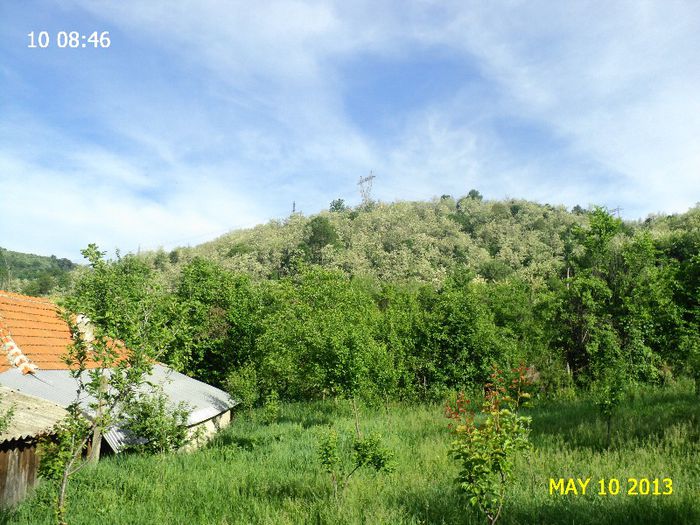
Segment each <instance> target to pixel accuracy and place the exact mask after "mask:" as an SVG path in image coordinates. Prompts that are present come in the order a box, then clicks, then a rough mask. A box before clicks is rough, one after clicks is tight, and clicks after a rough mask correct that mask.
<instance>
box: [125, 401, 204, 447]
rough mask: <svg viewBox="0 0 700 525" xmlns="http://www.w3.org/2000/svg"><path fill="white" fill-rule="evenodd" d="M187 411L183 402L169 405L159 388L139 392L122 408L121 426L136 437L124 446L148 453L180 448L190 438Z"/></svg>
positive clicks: (188, 411)
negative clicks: (146, 393)
mask: <svg viewBox="0 0 700 525" xmlns="http://www.w3.org/2000/svg"><path fill="white" fill-rule="evenodd" d="M190 411H191V410H190V408H189V407H188V406H187V404H186V403H179V404H177V405H175V406H172V405H171V404H170V402H169V400H168V396H166V395H165V393H164V392H163V391H162V389H158V390H154V392H153V393H152V394H150V395H140V396H138V397H137V398H135V399H133V400H132V401H131V402H129V403H128V404H127V406H126V407H125V410H124V412H123V416H124V421H123V424H122V428H123V429H124V430H126V431H128V432H129V433H130V434H131V435H133V436H134V437H135V438H136V439H135V442H134V443H132V444H130V445H129V446H128V447H127V448H128V449H130V450H136V451H138V452H147V453H150V454H159V453H163V452H171V451H175V450H178V449H180V448H182V447H183V446H185V445H187V444H188V443H189V442H190V440H191V438H190V436H189V429H188V427H187V420H188V417H189V414H190Z"/></svg>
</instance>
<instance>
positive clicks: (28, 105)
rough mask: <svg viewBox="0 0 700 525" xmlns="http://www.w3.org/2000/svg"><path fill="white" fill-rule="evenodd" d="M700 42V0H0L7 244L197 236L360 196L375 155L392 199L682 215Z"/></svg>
mask: <svg viewBox="0 0 700 525" xmlns="http://www.w3.org/2000/svg"><path fill="white" fill-rule="evenodd" d="M42 30H45V31H48V32H49V34H50V35H51V39H52V43H51V45H50V47H49V48H47V49H29V48H28V47H27V44H28V37H27V33H29V32H30V31H36V32H38V31H42ZM73 30H75V31H79V32H81V33H82V34H90V33H91V32H92V31H109V33H110V37H111V42H112V43H111V46H110V47H109V48H108V49H91V48H90V46H88V48H85V49H82V48H79V49H59V48H57V47H56V45H55V41H56V33H57V32H58V31H73ZM698 49H700V6H699V5H698V4H697V3H696V2H692V1H687V2H677V1H666V2H660V1H659V2H642V1H637V0H636V1H630V2H624V1H617V2H536V1H529V2H519V1H509V2H498V3H497V2H465V1H458V2H450V1H444V2H429V1H425V0H422V1H415V2H399V1H396V2H381V1H377V0H375V1H372V2H369V1H368V2H363V1H353V2H346V1H337V2H334V1H327V2H307V1H287V0H278V1H269V2H255V3H251V2H231V1H226V2H224V1H206V0H199V1H180V2H177V1H176V2H172V1H165V0H149V1H147V2H144V1H133V0H122V1H96V0H66V1H62V2H45V1H22V2H20V1H16V2H2V3H1V4H0V194H1V195H2V203H3V213H2V214H1V215H0V246H3V247H6V248H10V249H14V250H19V251H28V252H34V253H41V254H52V253H53V254H56V255H58V256H61V257H69V258H71V259H74V260H80V254H79V250H80V248H82V247H84V246H85V245H87V244H88V243H90V242H97V243H98V244H99V245H100V246H101V247H103V248H104V249H108V250H113V249H114V248H117V247H118V248H120V249H121V250H122V251H123V252H128V251H135V250H137V249H138V248H139V247H140V248H141V249H152V248H157V247H159V246H163V247H165V248H171V247H174V246H176V245H186V244H198V243H200V242H203V241H206V240H209V239H211V238H213V237H215V236H217V235H219V234H222V233H224V232H226V231H229V230H231V229H234V228H239V227H246V226H252V225H254V224H257V223H261V222H266V221H267V220H269V219H273V218H284V217H286V216H287V215H288V214H289V212H290V211H291V206H292V202H293V201H295V202H296V205H297V209H300V210H301V211H302V212H304V213H306V214H311V213H316V212H318V211H319V210H321V209H324V208H327V206H328V203H329V202H330V201H331V200H332V199H335V198H343V199H345V200H346V202H348V203H350V204H355V203H357V202H358V201H359V194H358V191H357V180H358V178H359V177H360V176H363V175H367V174H368V173H369V172H370V170H371V171H373V172H374V174H375V175H376V176H377V178H376V180H375V184H374V196H375V197H376V198H379V199H381V200H384V201H388V202H391V201H395V200H404V199H430V198H432V197H435V196H440V195H442V194H446V193H447V194H452V195H455V196H461V195H464V194H466V193H467V192H468V191H469V190H470V189H471V188H477V189H479V190H480V191H481V192H482V193H483V194H484V195H485V196H486V197H487V198H494V199H495V198H504V197H522V198H527V199H533V200H537V201H540V202H549V203H552V204H564V205H566V206H573V205H574V204H580V205H583V206H587V205H589V204H603V205H607V206H609V207H611V208H613V207H618V206H619V207H621V208H622V209H623V211H622V214H623V216H625V217H627V218H643V217H645V216H646V215H647V214H649V213H657V212H666V213H672V212H683V211H685V210H687V209H688V208H689V207H691V206H693V205H694V204H695V203H696V202H698V201H700V139H699V137H700V96H698V93H700V53H698V52H697V50H698Z"/></svg>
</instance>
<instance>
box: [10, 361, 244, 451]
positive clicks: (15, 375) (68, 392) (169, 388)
mask: <svg viewBox="0 0 700 525" xmlns="http://www.w3.org/2000/svg"><path fill="white" fill-rule="evenodd" d="M147 381H149V382H151V383H153V384H157V385H161V386H162V387H163V390H164V392H165V394H166V395H167V396H168V398H169V399H170V401H171V402H172V403H173V404H177V403H180V402H181V401H184V402H185V403H187V404H188V405H189V406H190V408H191V409H192V412H191V413H190V417H189V421H188V424H189V426H193V425H197V424H199V423H201V422H203V421H206V420H208V419H211V418H212V417H215V416H217V415H219V414H221V413H222V412H225V411H227V410H229V409H231V408H233V407H234V406H236V405H237V404H238V403H237V402H236V401H234V400H232V399H231V398H230V396H229V395H228V394H227V393H226V392H224V391H223V390H220V389H218V388H216V387H213V386H211V385H208V384H206V383H203V382H201V381H197V380H196V379H193V378H191V377H188V376H186V375H184V374H180V373H179V372H175V371H174V370H172V369H170V368H168V367H167V366H165V365H162V364H156V365H155V366H154V367H153V372H152V373H151V374H150V375H149V376H148V377H147ZM0 383H2V384H3V385H5V386H8V387H11V388H13V389H16V390H19V391H21V392H23V393H26V394H30V395H33V396H36V397H40V398H43V399H46V400H49V401H51V402H53V403H56V404H58V405H60V406H63V407H67V406H68V405H70V404H71V403H73V402H74V401H75V396H76V391H77V383H76V381H75V379H74V378H73V377H72V376H71V375H70V371H69V370H38V371H37V372H36V373H35V374H33V375H22V374H21V373H20V372H19V371H18V370H17V369H11V370H8V371H6V372H4V373H2V374H0ZM90 401H91V400H90V399H88V398H85V399H81V405H83V407H85V408H86V409H87V406H88V405H89V403H90ZM105 439H106V440H107V442H108V443H109V444H110V446H111V447H112V449H113V450H115V451H119V450H120V449H121V448H122V446H123V444H124V441H125V440H128V438H127V437H126V435H125V434H124V432H122V431H121V430H120V429H118V428H114V429H111V430H110V431H108V432H106V433H105Z"/></svg>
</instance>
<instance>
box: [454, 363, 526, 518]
mask: <svg viewBox="0 0 700 525" xmlns="http://www.w3.org/2000/svg"><path fill="white" fill-rule="evenodd" d="M512 372H513V373H512V374H511V375H510V377H509V376H508V375H506V374H505V373H504V372H503V371H501V370H499V369H498V368H495V369H494V372H493V374H492V375H491V378H492V382H491V383H488V384H487V385H486V394H485V397H484V402H483V404H482V407H481V411H482V413H483V414H484V419H483V421H482V422H481V423H480V424H477V412H476V410H475V409H474V408H472V407H471V401H470V400H469V399H467V398H466V397H465V395H464V393H460V395H459V397H458V398H457V401H456V403H455V406H454V407H452V406H450V405H449V404H448V405H447V406H446V415H447V417H449V418H450V419H452V421H453V423H454V425H453V426H452V428H453V432H454V434H455V437H456V439H455V441H454V442H453V443H452V447H451V448H450V454H451V456H452V457H454V458H455V459H456V460H457V461H458V462H459V463H460V471H459V475H458V477H457V482H458V484H459V486H460V488H461V489H462V490H463V491H464V492H465V493H466V494H467V497H468V498H469V503H470V504H471V505H472V506H474V507H476V508H478V509H479V510H480V511H481V512H482V513H483V514H484V515H485V516H486V518H487V519H488V520H489V522H490V523H491V524H493V523H496V521H498V519H499V517H500V516H501V511H502V509H503V503H504V500H505V497H506V489H507V487H508V485H509V484H510V483H511V482H512V476H513V469H514V464H515V457H516V455H517V454H518V453H520V452H522V451H525V450H528V449H529V447H530V442H529V432H530V429H529V425H530V418H528V417H524V416H519V415H518V413H517V410H518V408H519V406H520V405H521V404H522V402H523V401H524V400H526V399H528V398H529V397H530V394H529V393H528V392H527V388H526V387H527V385H528V380H527V376H526V369H525V367H524V365H521V367H520V368H517V369H513V371H512Z"/></svg>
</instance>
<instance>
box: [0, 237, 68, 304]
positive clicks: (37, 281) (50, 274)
mask: <svg viewBox="0 0 700 525" xmlns="http://www.w3.org/2000/svg"><path fill="white" fill-rule="evenodd" d="M76 266H77V265H76V264H75V263H73V262H72V261H70V260H68V259H59V258H57V257H56V256H55V255H51V256H50V257H46V256H43V255H34V254H31V253H21V252H14V251H11V250H7V249H5V248H1V247H0V290H8V291H14V292H21V293H24V294H26V295H35V296H39V295H47V294H49V293H51V292H52V291H54V290H57V289H59V288H65V287H66V286H67V285H68V283H69V279H70V277H69V274H70V271H71V270H72V269H73V268H75V267H76Z"/></svg>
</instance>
